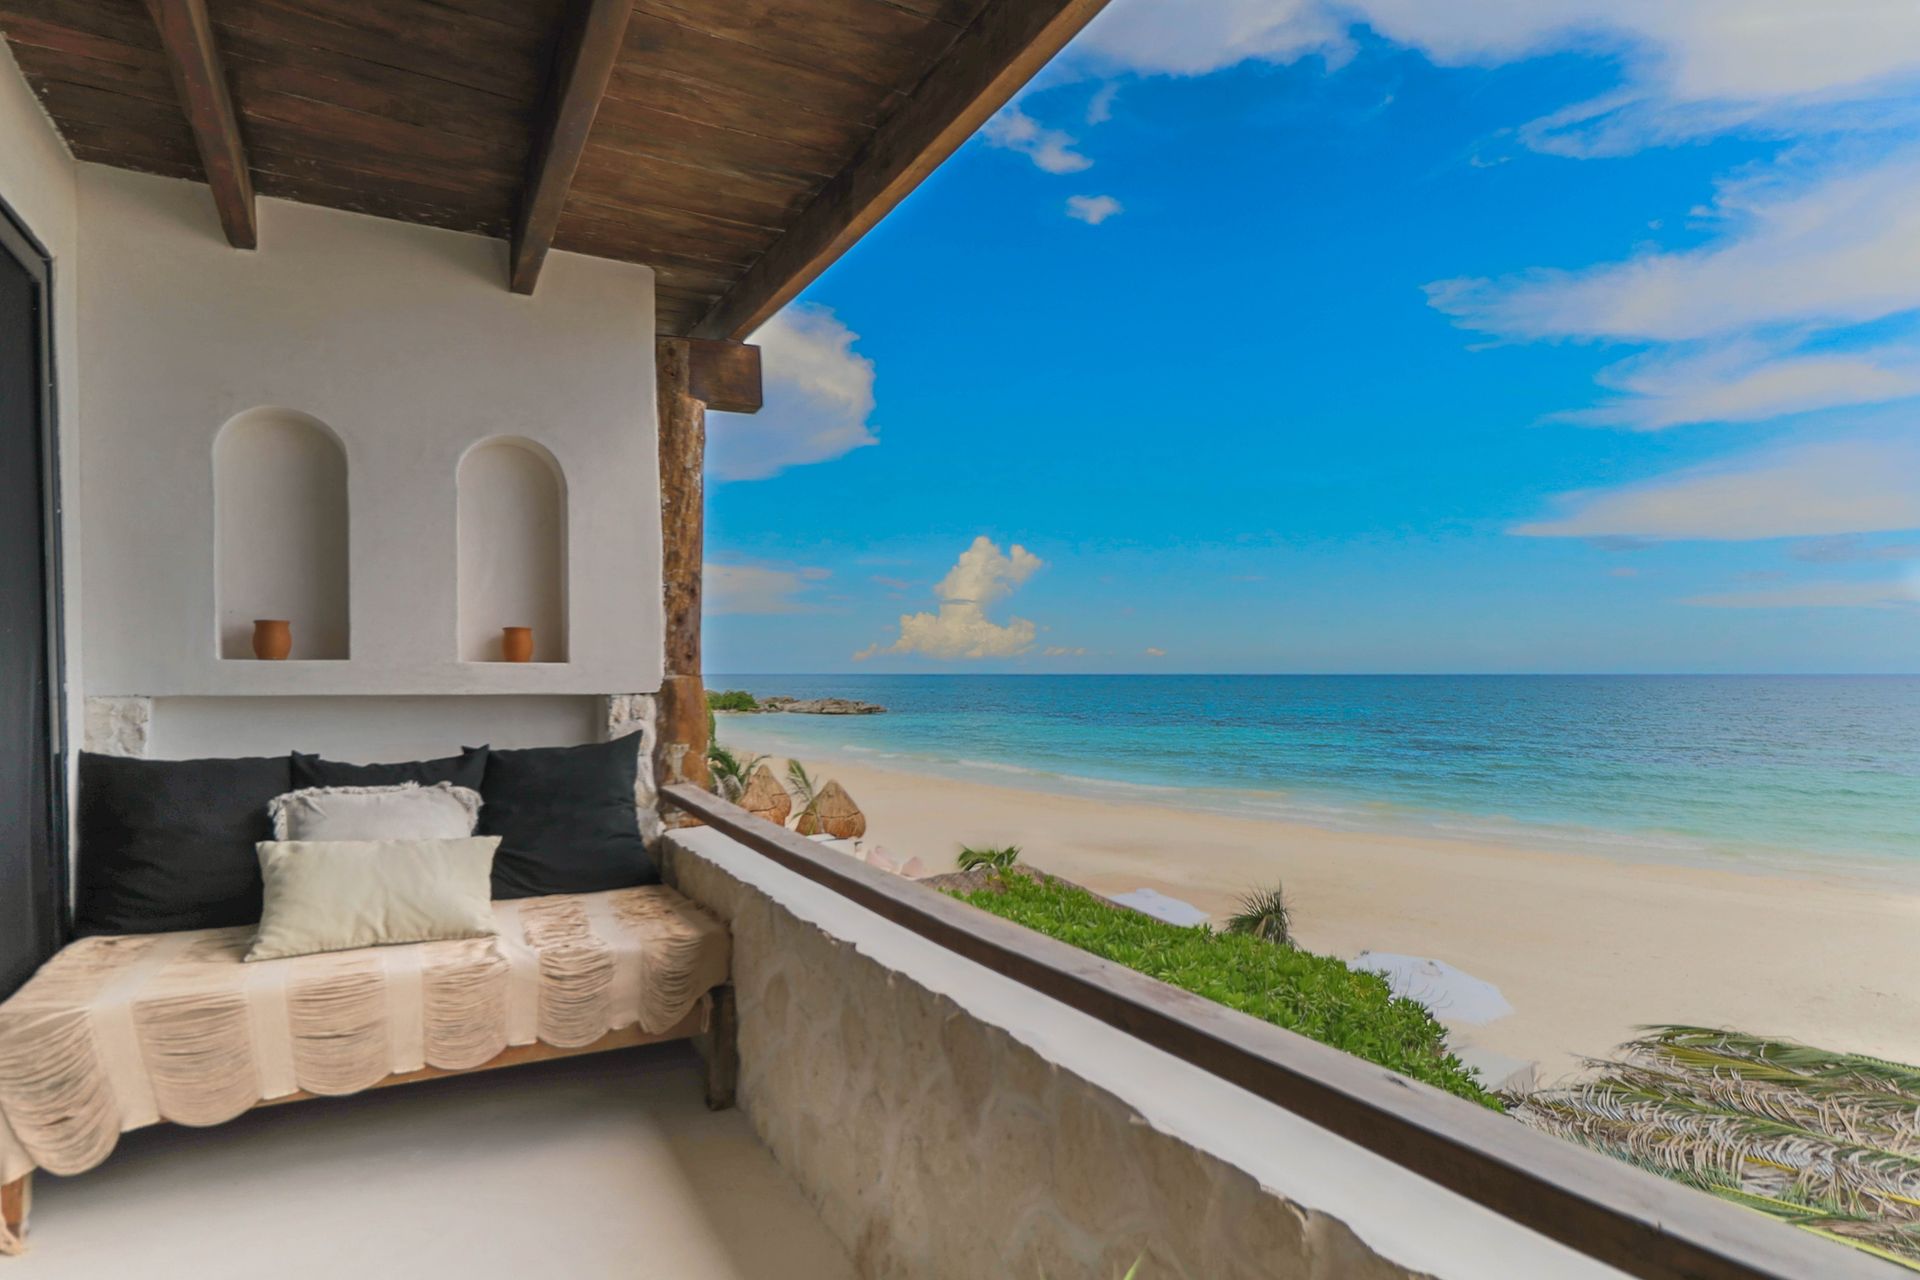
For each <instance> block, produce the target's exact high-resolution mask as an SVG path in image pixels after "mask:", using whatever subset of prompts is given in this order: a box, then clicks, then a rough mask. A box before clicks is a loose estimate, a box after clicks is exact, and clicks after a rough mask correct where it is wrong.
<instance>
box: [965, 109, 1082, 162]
mask: <svg viewBox="0 0 1920 1280" xmlns="http://www.w3.org/2000/svg"><path fill="white" fill-rule="evenodd" d="M980 136H981V137H983V138H985V139H986V140H987V142H988V143H989V144H990V145H992V146H996V147H1002V148H1005V149H1006V150H1008V151H1018V152H1019V153H1020V154H1021V155H1024V156H1026V157H1027V158H1028V159H1029V160H1031V161H1033V163H1034V164H1035V165H1036V166H1038V167H1039V168H1041V169H1044V170H1045V171H1046V172H1048V173H1079V172H1080V171H1081V170H1083V169H1090V168H1092V167H1093V161H1091V160H1089V159H1088V158H1087V157H1085V156H1083V155H1081V154H1080V153H1079V152H1078V151H1075V150H1074V149H1073V148H1074V138H1073V135H1072V134H1069V133H1067V132H1066V131H1064V130H1061V129H1050V128H1048V127H1047V126H1045V125H1043V124H1041V123H1040V122H1039V121H1038V120H1035V119H1034V118H1033V117H1032V116H1030V115H1028V114H1027V113H1026V112H1025V111H1023V110H1022V109H1021V107H1020V104H1019V103H1017V102H1015V103H1009V104H1008V105H1007V106H1005V107H1003V108H1001V110H1000V112H999V114H997V115H995V116H994V117H993V118H992V119H991V120H988V121H987V123H986V127H985V128H983V129H982V130H981V131H980Z"/></svg>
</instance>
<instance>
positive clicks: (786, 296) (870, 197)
mask: <svg viewBox="0 0 1920 1280" xmlns="http://www.w3.org/2000/svg"><path fill="white" fill-rule="evenodd" d="M1105 6H1106V0H993V3H991V4H989V5H988V6H987V7H986V8H985V9H983V10H982V11H981V13H980V16H979V17H978V18H976V19H975V20H974V22H973V25H972V26H970V27H968V28H967V30H966V31H965V32H963V33H962V34H961V36H960V38H959V39H958V40H956V41H955V42H954V44H953V47H952V48H951V49H949V50H948V51H947V53H946V56H945V57H943V58H941V59H940V61H939V62H937V63H936V64H935V65H934V68H933V70H932V71H930V72H928V73H927V76H926V78H925V79H923V80H922V81H921V82H920V84H919V85H918V86H917V87H916V88H915V89H914V91H913V93H912V94H911V95H910V96H909V97H908V99H907V101H906V102H905V103H903V104H902V105H901V106H900V107H899V108H898V109H896V110H895V111H894V113H893V114H892V115H890V116H889V117H887V119H886V120H884V121H883V122H882V123H881V125H880V127H879V128H878V129H877V130H875V131H874V134H873V136H872V137H871V138H869V139H868V140H867V142H866V144H865V145H864V146H862V147H861V148H860V150H859V151H858V152H856V153H855V155H854V157H853V160H852V161H851V162H850V163H849V164H848V165H847V167H846V168H845V169H842V170H841V171H840V172H839V173H838V174H836V175H835V176H834V177H833V178H831V179H829V180H828V181H827V184H826V185H825V186H824V187H822V188H821V189H820V192H819V194H818V195H816V196H815V197H814V198H813V201H812V202H811V203H810V204H808V206H807V207H806V209H805V210H803V211H802V212H801V214H800V216H799V217H798V218H797V219H795V220H794V222H793V224H792V225H791V226H789V227H788V228H787V230H786V231H785V232H783V233H782V234H781V236H780V238H779V239H778V240H775V241H774V242H773V245H772V247H770V248H769V249H768V250H767V252H766V253H765V254H763V255H762V256H761V257H760V259H759V260H758V261H757V262H755V263H754V264H753V266H752V267H751V268H749V269H748V271H747V272H746V274H745V275H743V276H742V277H741V278H740V280H739V282H738V283H737V284H735V285H734V286H733V287H732V288H731V289H729V290H728V291H727V292H726V293H725V294H724V295H722V296H721V298H720V300H719V301H718V302H716V303H715V304H714V305H713V307H712V308H711V309H710V310H709V311H708V312H707V314H706V316H705V317H704V318H703V319H702V320H701V321H700V322H699V323H698V324H696V325H695V326H694V327H693V330H692V336H694V337H697V338H732V339H735V340H738V339H741V338H745V337H747V336H748V335H749V334H751V333H752V332H753V331H754V330H755V329H757V328H759V327H760V326H761V325H762V324H763V323H765V322H766V320H767V318H768V317H769V316H771V315H773V313H774V312H776V311H778V310H779V309H780V308H781V307H784V306H786V305H787V303H789V302H791V301H792V300H793V298H794V296H795V295H796V294H798V293H799V292H800V291H801V290H802V289H804V288H806V287H807V285H809V284H811V283H812V282H813V280H814V278H815V277H817V276H818V275H819V274H820V273H821V272H822V271H825V270H826V269H827V268H828V267H829V266H831V265H832V264H833V262H834V260H835V259H837V258H838V257H839V256H840V255H841V254H843V253H845V252H846V251H847V250H848V249H849V248H851V247H852V246H853V244H854V243H855V242H856V241H858V240H859V239H860V237H861V236H863V235H865V234H866V233H867V232H868V231H869V230H870V229H872V227H873V225H874V224H875V223H877V222H879V221H880V219H882V218H884V217H885V216H886V215H887V214H888V213H889V212H890V211H891V210H892V209H893V207H894V206H895V205H897V204H899V203H900V201H902V200H904V199H905V198H906V197H907V194H908V193H909V192H911V191H912V190H913V189H914V188H915V187H917V186H919V185H920V183H921V182H922V181H923V180H925V178H926V177H927V175H928V174H930V173H932V172H933V171H934V170H935V169H937V168H939V166H940V164H941V162H942V161H944V160H945V159H946V158H947V157H948V156H950V155H952V154H953V153H954V152H955V151H956V150H958V149H959V147H960V144H961V143H963V142H965V141H966V140H967V139H968V138H970V137H972V136H973V134H974V132H975V131H976V130H978V129H979V128H980V126H981V125H983V124H985V123H986V122H987V119H988V118H989V117H990V116H992V115H993V113H994V112H996V111H998V110H999V109H1000V108H1001V107H1003V106H1005V105H1006V104H1007V102H1008V101H1009V100H1010V99H1011V98H1012V97H1013V95H1014V94H1015V92H1017V91H1018V90H1019V88H1020V86H1021V85H1023V84H1025V83H1026V82H1027V81H1028V80H1030V79H1032V78H1033V75H1034V73H1035V72H1037V71H1039V70H1040V68H1041V67H1043V66H1045V65H1046V63H1047V60H1048V59H1049V58H1051V57H1053V55H1054V54H1056V53H1058V52H1059V51H1060V50H1061V48H1062V47H1063V46H1064V45H1065V44H1066V43H1067V41H1069V40H1071V39H1072V38H1073V37H1074V35H1075V34H1076V33H1078V32H1079V30H1080V28H1082V27H1084V26H1085V25H1086V24H1087V23H1088V22H1089V21H1091V20H1092V18H1093V16H1094V15H1095V14H1097V13H1099V12H1100V10H1101V9H1102V8H1104V7H1105Z"/></svg>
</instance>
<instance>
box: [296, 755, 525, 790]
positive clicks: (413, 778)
mask: <svg viewBox="0 0 1920 1280" xmlns="http://www.w3.org/2000/svg"><path fill="white" fill-rule="evenodd" d="M486 776H487V748H485V747H462V748H461V749H460V754H459V755H457V756H448V757H446V758H445V759H444V760H409V761H406V762H404V763H401V764H342V763H341V762H340V761H338V760H322V759H321V758H320V757H319V756H310V755H306V754H304V753H302V752H299V751H296V752H294V753H293V789H294V790H296V791H298V790H300V789H301V788H303V787H397V786H399V785H401V784H402V783H406V782H417V783H419V784H420V785H421V786H423V787H430V786H432V785H433V784H434V783H436V782H451V783H452V784H453V785H454V786H456V787H467V788H469V789H470V790H473V791H478V790H479V789H480V784H481V783H482V782H484V781H485V780H486Z"/></svg>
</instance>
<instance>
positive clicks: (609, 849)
mask: <svg viewBox="0 0 1920 1280" xmlns="http://www.w3.org/2000/svg"><path fill="white" fill-rule="evenodd" d="M639 768H640V735H639V734H637V733H633V734H628V735H627V736H626V737H624V738H616V739H614V740H613V741H612V742H599V743H593V744H591V745H589V746H584V747H541V748H536V749H534V750H529V751H494V752H492V753H490V754H489V755H488V756H487V780H486V785H484V786H482V787H481V788H480V798H481V799H482V800H484V801H485V802H486V803H484V804H483V805H481V806H480V830H479V833H478V834H480V835H483V836H499V837H500V851H499V852H498V853H496V854H494V856H493V896H494V897H496V898H534V897H539V896H541V895H543V894H549V893H598V892H600V891H601V890H603V889H623V888H626V887H627V886H628V885H635V884H654V883H656V882H658V880H659V879H660V873H659V871H658V870H657V869H656V868H655V867H654V865H653V859H652V857H651V856H649V855H648V853H647V848H646V845H645V844H644V843H643V842H642V841H641V839H640V819H639V813H638V810H637V808H636V805H635V801H634V797H633V785H634V780H635V777H636V775H637V773H638V771H639Z"/></svg>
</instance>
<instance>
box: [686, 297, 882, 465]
mask: <svg viewBox="0 0 1920 1280" xmlns="http://www.w3.org/2000/svg"><path fill="white" fill-rule="evenodd" d="M859 340H860V339H859V335H858V334H856V333H854V332H853V331H852V330H851V329H849V328H847V326H846V325H844V324H842V323H841V322H840V320H839V319H838V318H837V317H836V316H835V315H834V314H833V312H832V311H830V310H828V309H827V308H826V307H821V306H816V305H814V304H811V303H796V304H794V305H793V306H790V307H787V308H786V309H785V310H783V311H781V312H780V313H779V314H778V315H776V316H774V317H773V319H771V320H769V321H767V323H766V324H764V325H762V326H761V327H760V330H759V331H758V332H757V333H755V334H754V335H753V341H754V342H756V343H758V344H759V346H760V361H761V367H762V369H763V370H764V371H765V376H766V406H765V407H764V408H762V409H761V410H760V412H759V413H757V414H751V415H748V414H737V413H715V414H710V415H708V418H707V423H708V427H707V446H708V447H707V469H708V472H709V473H710V474H711V475H712V476H713V478H714V479H715V480H721V481H725V480H761V479H765V478H766V477H768V476H772V475H777V474H779V473H780V472H782V471H784V470H786V469H787V468H788V467H796V466H803V465H805V464H807V463H813V462H826V461H828V460H829V459H832V458H838V457H841V456H843V455H845V454H848V453H851V452H852V451H853V450H855V449H860V448H864V447H866V446H867V445H871V444H878V443H879V440H878V438H877V437H876V436H875V435H874V433H873V426H872V418H873V361H871V360H869V359H867V358H866V357H865V356H863V355H861V354H860V353H859V352H857V351H855V350H854V349H853V348H854V344H855V343H856V342H858V341H859Z"/></svg>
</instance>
